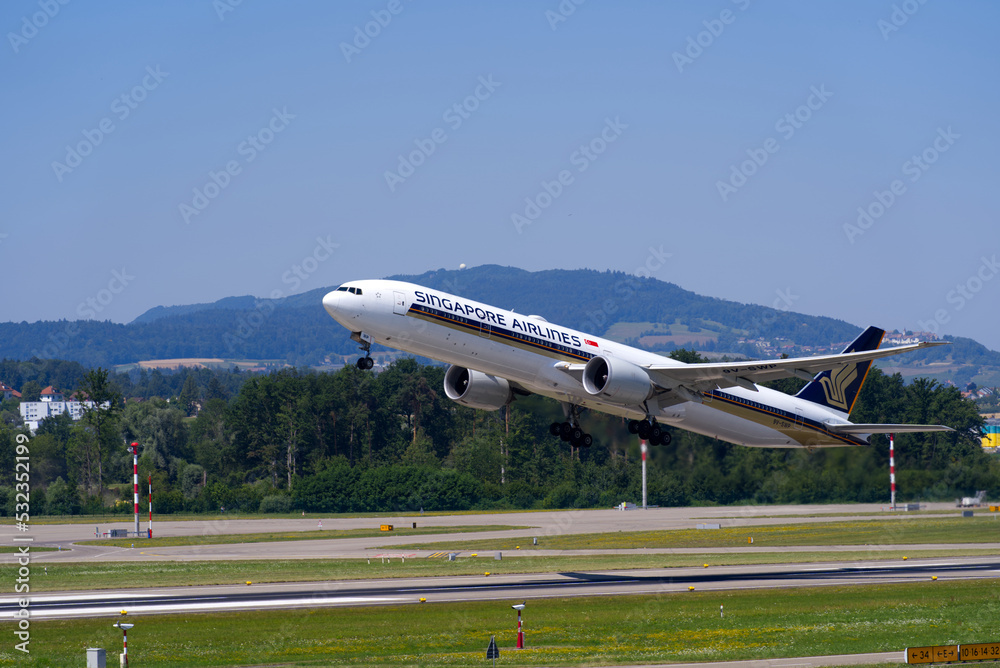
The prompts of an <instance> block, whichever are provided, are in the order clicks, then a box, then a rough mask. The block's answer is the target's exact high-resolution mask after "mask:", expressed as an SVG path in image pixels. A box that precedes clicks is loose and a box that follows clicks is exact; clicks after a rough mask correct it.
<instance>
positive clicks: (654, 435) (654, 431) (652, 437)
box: [649, 422, 663, 445]
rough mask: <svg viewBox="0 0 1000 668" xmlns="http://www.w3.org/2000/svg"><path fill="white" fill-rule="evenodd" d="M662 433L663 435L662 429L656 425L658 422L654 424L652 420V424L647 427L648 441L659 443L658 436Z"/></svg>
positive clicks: (654, 443)
mask: <svg viewBox="0 0 1000 668" xmlns="http://www.w3.org/2000/svg"><path fill="white" fill-rule="evenodd" d="M662 435H663V429H662V428H660V425H658V424H656V423H655V422H654V423H653V426H652V427H650V428H649V441H650V443H652V444H653V445H659V444H660V436H662Z"/></svg>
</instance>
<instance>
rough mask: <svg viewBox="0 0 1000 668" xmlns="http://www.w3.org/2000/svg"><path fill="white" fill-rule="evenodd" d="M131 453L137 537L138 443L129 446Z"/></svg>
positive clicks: (136, 535) (136, 532) (137, 535)
mask: <svg viewBox="0 0 1000 668" xmlns="http://www.w3.org/2000/svg"><path fill="white" fill-rule="evenodd" d="M129 452H131V453H132V502H133V504H134V506H135V534H134V535H135V537H136V538H138V537H139V444H138V443H135V442H133V443H132V445H131V446H129Z"/></svg>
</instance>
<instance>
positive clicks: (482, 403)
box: [444, 365, 511, 411]
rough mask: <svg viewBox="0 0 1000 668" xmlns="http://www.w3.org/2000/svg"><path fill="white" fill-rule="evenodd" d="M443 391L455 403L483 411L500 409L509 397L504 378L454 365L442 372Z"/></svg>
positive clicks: (508, 385)
mask: <svg viewBox="0 0 1000 668" xmlns="http://www.w3.org/2000/svg"><path fill="white" fill-rule="evenodd" d="M444 393H445V394H447V395H448V398H449V399H451V400H452V401H454V402H456V403H459V404H462V405H463V406H468V407H469V408H478V409H480V410H484V411H496V410H500V409H501V408H503V407H504V406H506V405H507V403H508V402H509V401H510V397H511V389H510V383H508V382H507V381H506V379H504V378H497V377H496V376H491V375H489V374H488V373H483V372H481V371H473V370H472V369H466V368H465V367H460V366H454V365H452V366H450V367H448V371H446V372H445V374H444Z"/></svg>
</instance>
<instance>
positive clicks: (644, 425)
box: [636, 420, 653, 441]
mask: <svg viewBox="0 0 1000 668" xmlns="http://www.w3.org/2000/svg"><path fill="white" fill-rule="evenodd" d="M652 430H653V427H652V425H650V424H649V422H648V421H647V420H643V421H642V422H640V423H639V426H638V427H637V428H636V433H637V434H639V438H641V439H642V440H644V441H648V440H649V433H650V432H651V431H652Z"/></svg>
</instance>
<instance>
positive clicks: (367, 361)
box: [351, 332, 375, 370]
mask: <svg viewBox="0 0 1000 668" xmlns="http://www.w3.org/2000/svg"><path fill="white" fill-rule="evenodd" d="M351 338H352V339H354V340H355V341H357V342H358V343H360V344H361V345H360V346H359V347H360V348H361V349H362V350H363V351H365V356H364V357H359V358H358V361H357V362H355V364H357V367H358V368H359V369H361V370H367V369H371V368H372V367H373V366H375V360H373V359H372V356H371V351H372V337H371V336H370V335H368V334H365V333H364V332H356V333H354V334H351Z"/></svg>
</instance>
